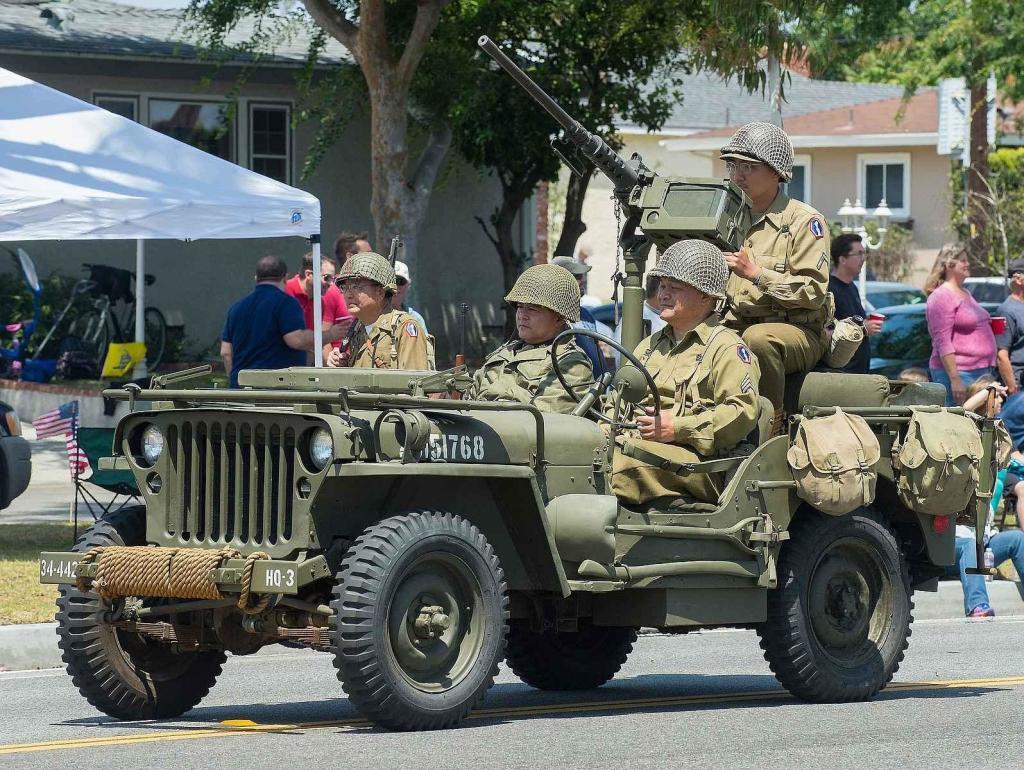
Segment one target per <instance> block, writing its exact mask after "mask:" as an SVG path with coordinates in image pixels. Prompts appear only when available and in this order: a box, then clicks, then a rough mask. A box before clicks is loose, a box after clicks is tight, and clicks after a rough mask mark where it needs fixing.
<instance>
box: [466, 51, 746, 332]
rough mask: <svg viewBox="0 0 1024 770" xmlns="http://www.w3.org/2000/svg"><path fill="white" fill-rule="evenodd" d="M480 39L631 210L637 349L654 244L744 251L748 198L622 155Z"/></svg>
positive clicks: (632, 327)
mask: <svg viewBox="0 0 1024 770" xmlns="http://www.w3.org/2000/svg"><path fill="white" fill-rule="evenodd" d="M477 42H478V45H479V46H480V48H482V49H483V50H484V52H485V53H487V55H488V56H490V57H491V58H492V59H494V61H495V62H497V64H498V66H500V67H501V68H502V69H503V70H505V72H507V73H508V74H509V75H510V76H511V77H512V78H513V79H514V80H515V81H516V82H517V83H518V84H519V85H520V86H522V87H523V89H524V90H525V91H526V92H527V93H528V94H529V95H530V96H532V97H533V98H534V100H536V102H537V103H538V104H540V106H541V107H543V108H544V109H545V110H546V111H547V112H548V113H549V114H550V115H551V117H553V118H554V119H555V121H556V122H557V123H558V124H559V125H560V126H561V127H562V130H563V132H564V137H565V142H567V143H569V144H571V145H572V146H573V147H574V148H575V154H576V155H577V156H580V157H582V158H584V159H586V160H587V161H589V162H590V163H593V165H594V166H595V167H596V168H597V170H598V171H600V172H601V173H602V174H604V175H605V176H606V177H608V179H610V180H611V182H612V185H613V186H614V189H615V198H616V200H618V202H619V204H620V205H621V206H622V209H623V211H624V212H625V214H626V218H625V222H624V224H623V226H622V230H621V232H620V233H619V245H620V246H621V247H622V251H623V255H624V257H625V260H626V275H625V278H624V280H623V286H624V292H623V328H622V341H623V343H624V344H625V345H626V347H627V348H630V349H632V347H633V346H634V345H636V344H638V343H639V342H640V339H641V337H642V327H641V318H642V312H641V309H642V306H643V301H644V292H643V273H644V264H645V262H646V260H647V254H648V252H649V251H650V248H651V246H652V245H654V246H657V247H658V248H659V249H660V250H664V249H665V248H667V247H668V246H670V245H671V244H673V243H675V242H676V241H681V240H684V239H686V238H701V239H703V240H706V241H710V242H711V243H713V244H714V245H715V246H717V247H718V248H720V249H722V250H723V251H739V248H740V246H741V245H742V242H743V238H744V237H745V235H746V233H747V230H749V229H750V224H751V213H750V199H749V198H748V197H747V196H746V194H745V193H744V192H743V191H742V190H741V189H740V188H739V187H737V186H736V185H735V184H734V183H733V182H732V181H730V180H728V179H712V178H676V177H663V176H659V175H657V174H655V173H654V172H653V171H651V170H650V169H649V168H647V167H646V166H645V165H644V163H643V160H642V159H641V157H640V155H639V154H637V153H634V154H633V156H632V157H631V158H630V159H629V160H628V161H627V160H625V159H624V158H623V157H622V156H621V155H619V154H618V153H617V152H615V150H613V149H612V148H611V147H609V146H608V143H607V142H605V141H604V140H603V139H602V138H601V137H599V136H596V135H595V134H593V133H591V132H590V131H588V130H587V129H586V128H584V127H583V125H582V124H580V122H579V121H578V120H575V119H574V118H573V117H572V116H571V115H569V113H567V112H566V111H565V110H563V109H562V108H561V107H560V106H559V104H558V103H557V102H556V101H555V100H554V99H552V98H551V96H549V95H548V94H547V93H545V92H544V89H542V88H541V87H540V86H538V85H537V84H536V83H535V82H534V81H533V80H532V79H531V78H530V76H529V75H527V74H526V73H525V72H523V70H521V69H520V68H519V67H518V66H517V65H516V63H515V62H513V61H512V60H511V59H510V58H509V57H508V56H506V55H505V54H504V53H503V52H502V50H501V49H500V48H498V46H497V45H495V43H494V41H493V40H491V39H490V38H489V37H487V36H486V35H484V36H482V37H480V39H479V40H478V41H477ZM553 145H554V143H553ZM554 147H555V152H556V153H558V155H559V156H560V157H561V158H562V160H563V161H564V162H565V163H566V165H568V166H569V167H570V168H571V169H573V170H574V171H575V172H577V173H580V172H581V171H582V169H580V168H579V167H578V164H577V163H575V161H574V160H573V159H570V158H569V157H567V156H566V154H564V153H563V152H562V151H561V149H560V148H559V147H558V146H557V145H554Z"/></svg>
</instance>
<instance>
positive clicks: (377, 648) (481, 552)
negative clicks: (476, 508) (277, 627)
mask: <svg viewBox="0 0 1024 770" xmlns="http://www.w3.org/2000/svg"><path fill="white" fill-rule="evenodd" d="M331 607H332V608H333V609H334V613H335V614H334V616H333V617H332V618H331V647H332V649H333V651H334V665H335V668H337V670H338V678H339V679H340V680H341V683H342V686H343V687H344V689H345V692H346V693H347V694H348V696H349V699H350V700H351V701H352V703H353V704H354V705H355V706H356V707H357V708H358V709H359V710H360V711H361V712H362V713H363V714H364V715H366V717H368V718H369V719H370V720H372V721H373V722H375V723H377V724H379V725H381V726H383V727H388V728H391V729H394V730H430V729H437V728H443V727H449V726H451V725H453V724H455V723H456V722H458V721H459V720H461V719H463V718H464V717H465V716H466V715H467V714H469V712H470V711H471V710H472V709H473V707H475V706H476V705H477V704H478V703H479V702H480V701H481V700H482V699H483V697H484V694H485V693H486V692H487V690H488V689H489V688H490V686H491V685H492V684H493V682H494V677H495V675H496V674H497V671H498V664H499V663H500V662H501V660H502V658H503V657H504V653H505V635H506V633H507V630H508V625H507V624H508V597H507V594H506V586H505V577H504V573H503V572H502V569H501V565H500V563H499V562H498V557H497V556H496V555H495V553H494V549H493V548H491V546H490V544H489V543H488V542H487V539H486V538H485V537H484V536H483V534H482V533H481V532H480V530H479V529H477V528H476V527H475V526H473V525H472V524H470V523H469V522H468V521H466V520H465V519H463V518H462V517H461V516H453V515H451V514H448V513H440V512H435V511H417V512H414V513H410V514H406V515H401V516H393V517H392V518H389V519H385V520H384V521H382V522H380V523H378V524H375V525H373V526H371V527H369V528H367V529H366V530H365V531H364V532H363V534H362V535H360V537H359V538H358V539H357V540H356V541H355V542H354V543H353V544H352V546H351V548H350V549H349V551H348V552H347V553H346V554H345V558H344V560H343V561H342V566H341V573H340V575H339V578H338V580H337V583H336V586H335V589H334V599H333V601H332V602H331Z"/></svg>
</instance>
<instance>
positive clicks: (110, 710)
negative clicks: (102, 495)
mask: <svg viewBox="0 0 1024 770" xmlns="http://www.w3.org/2000/svg"><path fill="white" fill-rule="evenodd" d="M145 525H146V509H145V507H143V506H132V507H130V508H124V509H122V510H120V511H118V512H116V513H112V514H108V515H106V516H104V517H103V518H101V519H100V520H99V521H97V522H96V523H95V524H94V525H93V526H92V528H91V529H89V530H88V531H87V532H86V533H85V534H84V535H83V536H82V538H81V539H80V540H79V541H78V543H76V544H75V549H74V550H76V551H88V550H89V549H90V548H93V547H95V546H107V545H144V544H145V529H146V526H145ZM109 609H110V608H109V607H108V606H107V605H105V604H104V603H103V601H102V600H101V599H100V598H99V596H98V595H96V594H94V593H92V592H82V591H79V590H78V589H77V588H76V587H75V586H74V585H62V586H61V587H60V595H59V597H58V599H57V635H58V636H59V642H58V643H59V645H60V649H61V653H62V658H63V660H64V663H65V664H66V665H67V670H68V673H69V674H71V677H72V680H73V681H74V683H75V686H76V687H77V688H78V691H79V692H80V693H82V695H83V696H84V697H85V699H86V700H87V701H89V703H91V704H92V705H93V706H95V707H96V708H97V709H99V710H100V711H102V712H103V713H105V714H109V715H110V716H112V717H116V718H117V719H125V720H132V719H166V718H169V717H176V716H178V715H180V714H184V713H185V712H186V711H188V710H189V709H191V708H192V707H193V706H195V705H196V704H198V703H199V701H201V700H202V699H203V698H204V697H205V696H206V694H207V693H208V692H209V691H210V688H211V687H213V685H214V683H215V682H216V680H217V676H218V675H219V674H220V672H221V666H222V665H223V664H224V653H223V652H219V651H202V652H182V653H178V652H174V651H172V650H171V648H170V647H169V646H168V645H166V644H163V643H161V642H158V641H156V640H153V639H150V638H146V637H143V636H140V635H139V634H133V633H130V632H128V631H123V630H120V629H117V628H115V627H113V626H112V625H110V624H109V623H106V622H104V620H103V616H104V615H105V613H106V612H107V611H108V610H109Z"/></svg>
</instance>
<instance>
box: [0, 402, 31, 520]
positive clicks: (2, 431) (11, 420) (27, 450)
mask: <svg viewBox="0 0 1024 770" xmlns="http://www.w3.org/2000/svg"><path fill="white" fill-rule="evenodd" d="M31 478H32V448H31V447H30V446H29V443H28V442H27V441H26V440H25V439H24V438H23V437H22V435H21V423H20V422H19V420H18V415H16V414H15V413H14V409H13V407H11V406H10V404H5V403H4V402H3V401H0V511H2V510H3V509H4V508H6V507H7V506H9V505H10V504H11V502H12V501H13V500H14V499H15V498H16V497H17V496H18V495H20V494H21V493H22V492H24V491H25V490H26V489H27V488H28V482H29V479H31Z"/></svg>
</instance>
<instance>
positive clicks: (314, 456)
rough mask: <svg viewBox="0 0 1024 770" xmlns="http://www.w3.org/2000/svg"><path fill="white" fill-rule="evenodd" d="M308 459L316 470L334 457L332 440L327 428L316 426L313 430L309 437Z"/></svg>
mask: <svg viewBox="0 0 1024 770" xmlns="http://www.w3.org/2000/svg"><path fill="white" fill-rule="evenodd" d="M309 459H310V461H311V462H312V463H313V466H314V467H315V468H316V469H317V470H318V471H320V470H323V468H324V466H325V465H327V463H329V462H330V461H331V460H333V459H334V441H333V439H331V432H330V431H329V430H326V429H325V428H317V429H316V430H315V431H313V435H312V436H310V437H309Z"/></svg>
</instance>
